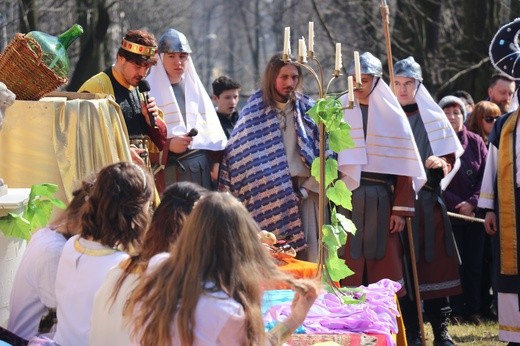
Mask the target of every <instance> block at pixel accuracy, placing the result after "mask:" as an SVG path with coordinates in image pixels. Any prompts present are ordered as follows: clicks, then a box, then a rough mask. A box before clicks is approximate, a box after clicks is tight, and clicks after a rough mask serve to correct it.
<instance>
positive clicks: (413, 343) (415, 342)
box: [407, 337, 422, 346]
mask: <svg viewBox="0 0 520 346" xmlns="http://www.w3.org/2000/svg"><path fill="white" fill-rule="evenodd" d="M407 343H408V346H422V340H421V338H420V337H416V338H415V339H412V340H408V341H407Z"/></svg>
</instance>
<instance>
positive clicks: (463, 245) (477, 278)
mask: <svg viewBox="0 0 520 346" xmlns="http://www.w3.org/2000/svg"><path fill="white" fill-rule="evenodd" d="M452 229H453V234H454V235H455V240H456V242H457V247H458V249H459V254H460V258H461V260H462V264H461V266H460V267H459V269H460V280H461V283H462V291H463V293H462V295H457V296H453V297H450V303H451V307H452V308H453V311H454V315H468V316H469V315H473V314H478V313H480V309H481V286H482V277H483V272H484V270H485V268H484V242H485V236H486V231H485V229H484V225H483V224H481V223H477V222H471V223H464V224H453V225H452Z"/></svg>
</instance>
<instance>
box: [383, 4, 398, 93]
mask: <svg viewBox="0 0 520 346" xmlns="http://www.w3.org/2000/svg"><path fill="white" fill-rule="evenodd" d="M380 10H381V18H382V20H383V28H384V30H385V43H386V57H387V60H388V75H389V77H390V88H391V89H392V91H393V92H394V94H395V84H394V62H393V60H392V59H393V58H392V43H391V41H390V23H389V19H388V14H389V13H390V12H389V10H388V5H387V4H386V0H381V7H380Z"/></svg>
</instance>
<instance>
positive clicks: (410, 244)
mask: <svg viewBox="0 0 520 346" xmlns="http://www.w3.org/2000/svg"><path fill="white" fill-rule="evenodd" d="M406 230H407V233H408V247H409V248H410V262H411V263H410V266H411V267H412V276H413V289H414V292H415V304H416V306H417V317H418V318H419V327H420V329H421V343H422V346H426V339H425V336H424V320H423V314H422V305H421V292H420V290H419V276H418V275H417V263H416V262H415V245H414V241H413V230H412V218H411V217H407V218H406ZM405 328H406V326H405Z"/></svg>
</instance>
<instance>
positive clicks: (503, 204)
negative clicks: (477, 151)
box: [497, 111, 520, 275]
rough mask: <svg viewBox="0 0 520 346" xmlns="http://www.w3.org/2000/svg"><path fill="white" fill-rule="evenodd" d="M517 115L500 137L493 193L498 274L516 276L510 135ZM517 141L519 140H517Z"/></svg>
mask: <svg viewBox="0 0 520 346" xmlns="http://www.w3.org/2000/svg"><path fill="white" fill-rule="evenodd" d="M518 113H519V111H516V112H515V113H513V114H511V116H510V118H509V119H507V121H506V122H505V123H504V126H503V128H502V132H501V134H500V150H499V151H498V172H497V193H498V194H499V198H498V211H499V221H500V263H501V265H500V274H502V275H518V260H517V254H518V252H517V248H518V239H517V236H516V235H517V228H516V227H517V225H516V222H517V220H516V217H517V213H516V208H517V206H516V204H515V186H516V182H515V172H514V167H515V148H514V145H515V143H514V140H513V139H514V133H515V129H516V123H517V119H518ZM517 140H520V138H518V139H517Z"/></svg>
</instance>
